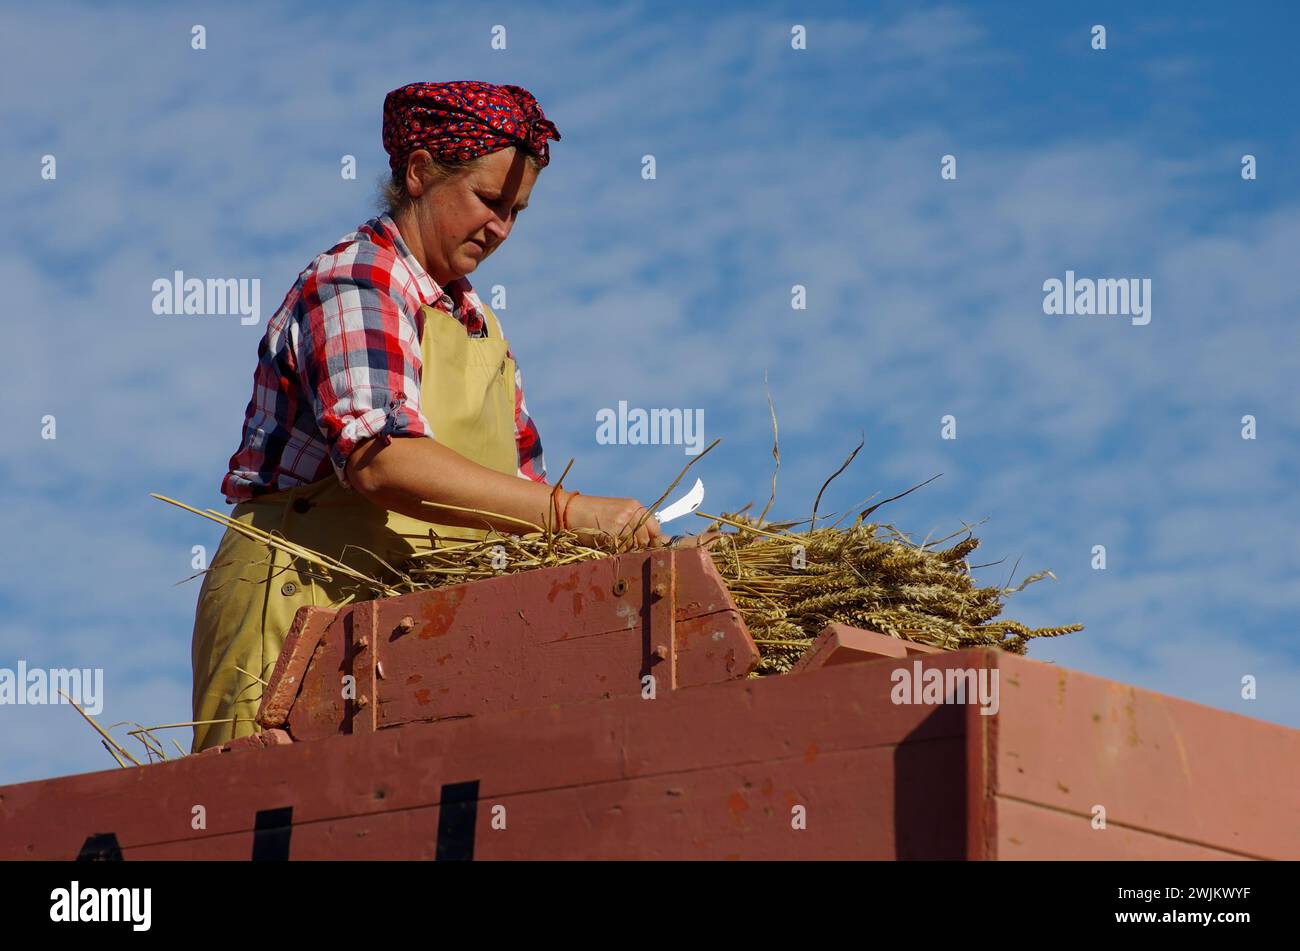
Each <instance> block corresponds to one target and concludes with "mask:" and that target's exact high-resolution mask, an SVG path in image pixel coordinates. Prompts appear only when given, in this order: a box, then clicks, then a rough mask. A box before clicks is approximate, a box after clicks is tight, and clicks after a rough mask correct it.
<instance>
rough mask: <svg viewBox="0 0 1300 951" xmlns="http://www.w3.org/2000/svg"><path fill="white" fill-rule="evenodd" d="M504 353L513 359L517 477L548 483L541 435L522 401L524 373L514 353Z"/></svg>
mask: <svg viewBox="0 0 1300 951" xmlns="http://www.w3.org/2000/svg"><path fill="white" fill-rule="evenodd" d="M506 354H507V356H509V357H510V359H512V360H515V447H516V448H517V449H518V452H519V473H518V474H519V478H521V479H529V480H531V481H533V482H541V483H543V484H546V485H548V484H549V483H547V482H546V460H545V457H544V456H543V454H542V437H541V435H540V434H539V433H538V432H537V424H536V423H535V422H534V421H533V418H532V416H530V415H529V413H528V404H527V403H526V402H524V375H523V372H522V371H521V370H520V369H519V361H518V360H517V359H515V355H514V354H513V353H511V352H510V351H509V350H508V349H507V350H506Z"/></svg>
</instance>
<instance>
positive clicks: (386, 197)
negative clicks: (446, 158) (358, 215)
mask: <svg viewBox="0 0 1300 951" xmlns="http://www.w3.org/2000/svg"><path fill="white" fill-rule="evenodd" d="M508 148H512V149H513V148H516V146H513V145H512V146H508ZM492 154H493V153H491V152H489V153H487V154H484V155H480V156H478V158H473V159H470V160H469V161H468V162H441V161H439V160H438V159H435V158H431V159H430V160H429V164H428V165H427V166H425V172H424V174H425V182H426V184H429V185H434V184H437V183H438V182H444V181H447V180H448V179H452V178H456V177H458V176H460V175H468V174H469V173H470V172H472V171H474V170H475V169H477V168H479V167H481V166H482V165H483V163H484V162H486V161H487V160H488V159H489V158H490V157H491V155H492ZM524 159H525V161H527V162H528V165H529V166H530V167H531V168H532V170H533V171H534V172H538V173H540V172H541V170H542V163H541V162H540V161H539V160H538V158H537V156H535V155H533V154H532V153H531V152H525V153H524ZM413 204H415V199H414V198H412V197H411V196H410V194H409V193H408V192H407V191H406V162H402V164H401V167H400V168H399V169H398V170H397V171H395V172H393V173H391V174H388V173H385V174H384V175H383V176H382V177H381V178H380V181H379V199H378V206H379V210H380V211H381V212H383V213H384V214H386V215H388V216H389V217H390V218H395V217H397V216H398V215H400V214H401V213H402V212H404V211H406V209H408V208H410V207H411V205H413Z"/></svg>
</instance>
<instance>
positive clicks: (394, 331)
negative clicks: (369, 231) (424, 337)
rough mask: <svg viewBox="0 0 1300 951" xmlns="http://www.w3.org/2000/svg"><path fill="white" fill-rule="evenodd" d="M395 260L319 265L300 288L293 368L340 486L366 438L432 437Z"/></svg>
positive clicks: (413, 330)
mask: <svg viewBox="0 0 1300 951" xmlns="http://www.w3.org/2000/svg"><path fill="white" fill-rule="evenodd" d="M395 260H396V259H395V257H394V258H392V259H391V260H385V259H384V258H383V257H382V256H377V258H376V260H375V261H373V262H371V263H370V266H364V267H358V266H357V262H355V261H347V262H331V260H330V259H329V258H328V257H326V258H322V259H321V261H320V263H319V265H318V267H317V269H316V273H315V274H314V275H312V277H311V278H309V279H308V280H307V281H306V282H305V284H304V286H303V299H302V304H303V318H302V320H301V321H300V322H299V324H298V328H299V340H298V342H297V346H296V347H295V350H296V351H297V357H298V366H299V367H300V369H301V371H302V373H303V379H304V383H305V384H306V387H305V388H306V390H307V393H308V394H309V399H310V402H311V409H312V412H313V413H314V415H315V417H316V425H317V426H318V427H319V429H320V433H321V436H322V438H323V439H324V440H325V444H326V446H327V447H328V452H329V458H330V462H331V464H332V465H333V466H334V471H335V472H336V473H337V475H338V478H339V481H340V482H341V483H342V484H343V485H344V486H347V485H348V481H347V479H346V477H345V471H346V470H345V467H346V465H347V460H348V456H350V455H351V454H352V451H353V450H354V449H355V448H356V447H357V446H358V445H360V444H361V443H362V442H364V441H365V440H367V439H371V438H374V437H381V438H384V439H385V441H387V438H388V437H392V436H424V437H429V438H433V436H434V433H433V429H432V427H431V426H430V425H429V422H428V420H427V419H426V418H425V416H424V413H423V410H422V408H421V405H420V373H421V359H420V337H419V328H418V326H417V324H416V319H417V318H416V315H415V314H411V313H408V312H407V310H408V308H407V307H405V306H404V303H403V298H402V296H401V294H400V293H399V292H398V291H397V289H396V288H394V287H393V284H392V264H393V263H394V262H395Z"/></svg>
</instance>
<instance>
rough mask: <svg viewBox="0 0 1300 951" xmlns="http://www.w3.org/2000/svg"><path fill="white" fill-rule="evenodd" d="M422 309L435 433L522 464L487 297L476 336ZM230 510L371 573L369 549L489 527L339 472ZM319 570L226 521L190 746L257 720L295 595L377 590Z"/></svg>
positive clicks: (203, 628)
mask: <svg viewBox="0 0 1300 951" xmlns="http://www.w3.org/2000/svg"><path fill="white" fill-rule="evenodd" d="M423 311H424V328H423V331H422V333H421V336H420V352H421V354H422V357H423V369H422V371H421V373H422V376H421V382H420V402H421V407H422V409H423V411H424V417H425V419H427V420H428V421H429V425H430V426H431V427H432V429H433V438H434V439H436V440H437V441H439V442H441V443H442V444H444V445H446V446H448V447H450V448H452V449H454V450H456V451H457V452H458V453H460V454H461V455H463V456H465V457H467V458H469V459H471V460H473V461H474V462H477V463H478V464H479V465H482V466H485V467H487V468H489V469H495V470H497V471H498V472H503V473H506V474H507V475H515V474H517V473H518V466H519V457H518V451H517V449H516V444H515V362H514V360H512V359H510V358H508V357H507V356H506V350H507V341H506V339H505V337H504V336H503V335H502V333H501V325H500V323H499V322H498V321H497V318H496V315H495V314H494V313H492V311H491V310H490V309H488V307H487V306H486V305H484V306H483V312H484V314H485V316H486V317H487V319H488V325H489V336H487V337H470V336H469V335H468V334H467V333H466V332H465V325H464V324H462V323H461V322H460V321H459V320H457V319H456V318H455V317H453V316H452V315H450V314H448V313H447V312H446V311H443V310H438V309H437V308H433V307H427V306H426V307H424V308H423ZM399 438H413V437H399ZM231 518H233V519H235V520H237V521H239V522H242V523H245V524H250V525H254V526H256V527H258V528H260V529H263V530H265V531H269V532H278V533H279V534H280V535H282V536H283V537H284V538H286V539H288V540H289V541H292V542H295V543H297V544H299V545H303V546H305V547H307V548H310V549H312V550H314V551H318V552H321V553H323V554H327V555H329V556H331V557H333V558H337V559H338V560H340V561H342V562H344V563H345V564H347V565H349V566H350V567H353V568H356V569H357V570H360V571H363V572H365V573H366V574H368V575H371V576H374V575H375V574H376V573H378V572H380V571H381V570H382V569H381V567H380V566H379V565H378V564H377V563H376V562H375V561H374V558H373V557H371V555H370V554H368V552H373V553H374V554H375V555H378V556H379V557H381V558H383V559H384V560H385V561H387V562H388V563H389V564H396V562H397V561H400V560H401V559H402V558H404V557H407V556H409V555H411V554H414V553H416V552H418V551H428V550H429V549H430V548H431V547H432V546H433V545H434V544H435V542H434V540H433V537H432V535H431V532H430V529H432V530H433V531H435V532H437V533H438V534H439V535H444V534H445V535H453V536H458V537H460V538H482V537H483V536H484V535H485V534H486V532H485V530H483V529H470V528H462V527H459V526H449V525H439V524H434V523H430V522H423V521H420V520H419V519H413V518H409V517H407V516H405V515H401V514H399V513H397V512H389V511H386V510H385V509H382V508H380V507H379V506H377V505H375V504H374V503H373V502H370V501H369V500H367V499H366V498H365V497H363V496H362V495H361V494H360V493H358V492H356V491H355V490H352V489H345V488H344V487H343V486H342V485H341V484H340V482H339V480H338V477H337V476H336V475H334V474H332V473H331V474H330V475H329V476H327V477H326V478H324V479H321V480H320V481H318V482H313V483H311V484H310V485H303V486H299V487H297V488H294V489H286V490H284V491H280V492H274V493H270V494H266V495H259V496H257V497H255V498H254V499H252V500H250V501H247V502H241V503H239V504H238V505H236V506H235V508H234V511H233V512H232V514H231ZM345 548H346V550H345ZM362 549H364V551H363V550H362ZM320 574H321V572H320V570H319V569H317V568H315V567H313V566H312V565H310V564H306V563H304V562H302V561H301V560H300V559H296V558H292V557H291V556H289V555H287V554H285V553H283V552H278V551H271V550H269V549H268V548H267V547H266V546H264V545H263V544H261V543H260V542H256V541H253V540H251V539H248V538H246V537H244V536H243V535H241V534H239V533H238V532H236V531H235V530H233V529H227V530H226V533H225V535H224V536H223V537H222V539H221V544H220V546H219V547H218V548H217V552H216V555H215V556H214V557H213V559H212V564H211V566H210V567H209V569H208V571H207V572H206V574H205V575H204V578H203V588H202V590H201V591H200V592H199V601H198V606H197V608H196V610H195V617H194V640H193V646H192V661H193V666H194V697H193V701H194V703H193V706H194V720H195V721H196V724H197V725H196V726H195V727H194V744H193V747H192V751H193V752H195V753H197V752H199V751H200V750H203V749H206V748H207V747H210V746H217V745H220V744H222V743H225V742H226V741H227V740H230V739H232V738H234V737H239V736H245V735H247V734H249V733H253V732H256V731H257V730H259V729H260V728H259V727H258V726H257V724H256V723H255V720H254V718H255V717H256V715H257V708H258V705H259V704H260V703H261V700H262V684H261V683H260V682H259V681H258V680H256V679H254V678H253V677H251V676H249V674H253V675H255V676H256V677H260V678H261V679H262V680H266V679H268V678H269V677H270V675H271V671H272V670H273V669H274V667H275V662H276V658H277V657H279V655H280V648H281V646H282V645H283V643H284V637H285V634H286V633H287V632H288V630H289V625H290V624H291V623H292V621H293V616H294V614H295V613H296V612H297V610H298V608H299V607H301V606H303V605H320V606H337V605H342V604H347V603H348V602H350V601H353V600H358V599H360V600H365V599H367V598H371V597H374V594H373V593H372V592H370V591H368V590H367V589H364V588H358V586H357V585H356V583H355V582H353V581H351V580H350V579H347V578H336V579H334V580H333V581H329V582H326V581H325V580H323V579H322V578H321V577H320ZM237 668H243V670H244V671H247V672H248V673H243V672H241V671H240V670H238V669H237ZM204 720H232V721H233V722H223V723H202V722H201V721H204Z"/></svg>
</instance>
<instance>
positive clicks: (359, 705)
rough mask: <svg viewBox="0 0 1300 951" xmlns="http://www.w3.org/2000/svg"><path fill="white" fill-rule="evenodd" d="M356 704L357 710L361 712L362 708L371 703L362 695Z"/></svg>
mask: <svg viewBox="0 0 1300 951" xmlns="http://www.w3.org/2000/svg"><path fill="white" fill-rule="evenodd" d="M355 702H356V705H357V709H358V710H360V709H361V708H362V707H364V706H365V705H366V704H367V703H369V702H370V701H369V700H367V699H366V698H365V696H364V695H362V696H360V697H357V699H356V701H355Z"/></svg>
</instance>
